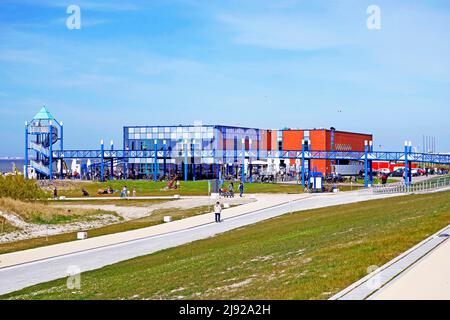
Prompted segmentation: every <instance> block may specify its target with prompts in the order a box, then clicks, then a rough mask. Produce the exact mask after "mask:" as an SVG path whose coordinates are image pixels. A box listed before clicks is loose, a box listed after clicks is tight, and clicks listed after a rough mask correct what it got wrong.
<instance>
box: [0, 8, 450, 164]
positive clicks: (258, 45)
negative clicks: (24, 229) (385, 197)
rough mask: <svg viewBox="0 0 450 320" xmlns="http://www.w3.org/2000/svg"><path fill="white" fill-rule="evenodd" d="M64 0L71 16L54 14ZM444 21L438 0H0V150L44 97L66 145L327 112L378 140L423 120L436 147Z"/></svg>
mask: <svg viewBox="0 0 450 320" xmlns="http://www.w3.org/2000/svg"><path fill="white" fill-rule="evenodd" d="M69 4H77V5H79V6H80V8H81V26H82V28H81V30H69V29H67V28H66V19H67V17H68V16H69V15H68V14H67V13H66V8H67V6H68V5H69ZM370 4H376V5H378V6H379V7H380V8H381V30H368V29H367V27H366V20H367V17H368V15H367V13H366V10H367V7H368V6H369V5H370ZM449 30H450V2H448V1H447V0H441V1H437V0H422V1H412V0H408V1H407V0H404V1H403V0H398V1H392V0H389V1H384V0H374V1H372V0H371V1H364V0H342V1H336V0H327V1H317V0H315V1H310V0H308V1H303V0H278V1H275V0H273V1H269V0H268V1H264V0H234V1H212V0H203V1H197V0H165V1H162V0H153V1H137V0H136V1H126V4H125V1H100V0H83V1H76V0H70V1H61V0H22V1H12V0H11V1H9V0H2V1H1V2H0V135H1V140H0V156H15V155H18V156H20V155H22V154H23V125H24V121H25V120H29V119H31V118H32V117H33V115H34V114H35V113H36V112H37V111H38V110H39V109H40V108H41V106H42V104H44V103H45V104H46V105H47V107H48V108H49V110H50V111H51V112H52V113H53V114H54V116H55V117H56V118H58V119H59V120H63V121H64V124H65V133H66V135H65V140H66V146H67V147H68V148H93V147H97V146H98V142H99V140H100V139H105V141H108V140H110V139H114V140H115V141H116V145H118V144H119V143H121V139H122V126H123V125H152V124H155V125H162V124H181V123H183V124H189V123H193V122H194V121H195V120H201V121H203V122H204V123H217V124H229V125H235V124H239V125H243V126H251V127H263V128H274V129H275V128H283V127H330V126H334V127H336V128H337V129H338V130H339V129H340V130H347V131H358V132H369V133H373V134H374V135H375V145H376V146H377V148H378V146H379V145H381V146H382V149H384V150H388V149H390V150H400V149H401V148H402V145H403V142H404V140H405V139H410V140H412V141H413V143H414V144H415V145H416V146H419V145H422V134H428V135H433V136H436V137H437V146H438V151H442V152H448V151H450V134H449V119H450V109H449V101H450V99H449V98H450V41H449V36H448V32H449ZM338 110H342V112H340V113H339V112H338ZM419 148H420V150H421V147H419Z"/></svg>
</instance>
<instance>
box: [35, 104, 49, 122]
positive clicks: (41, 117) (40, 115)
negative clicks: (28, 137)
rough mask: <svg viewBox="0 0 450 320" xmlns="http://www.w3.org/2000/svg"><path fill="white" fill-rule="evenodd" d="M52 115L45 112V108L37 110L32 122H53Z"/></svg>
mask: <svg viewBox="0 0 450 320" xmlns="http://www.w3.org/2000/svg"><path fill="white" fill-rule="evenodd" d="M53 119H54V118H53V116H52V114H51V113H50V112H49V111H48V110H47V108H46V107H45V106H43V107H42V108H41V110H39V112H38V113H37V114H36V115H35V116H34V118H33V120H53Z"/></svg>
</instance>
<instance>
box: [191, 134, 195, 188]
mask: <svg viewBox="0 0 450 320" xmlns="http://www.w3.org/2000/svg"><path fill="white" fill-rule="evenodd" d="M191 147H192V180H193V181H195V180H196V179H195V175H196V171H195V139H192V144H191Z"/></svg>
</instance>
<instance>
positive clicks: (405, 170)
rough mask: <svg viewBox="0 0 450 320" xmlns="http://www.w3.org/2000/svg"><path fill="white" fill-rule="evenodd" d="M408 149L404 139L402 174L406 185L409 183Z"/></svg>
mask: <svg viewBox="0 0 450 320" xmlns="http://www.w3.org/2000/svg"><path fill="white" fill-rule="evenodd" d="M408 151H409V147H408V141H405V162H404V170H403V174H404V176H405V178H404V180H405V185H406V186H407V187H408V185H409V175H408V171H409V170H408Z"/></svg>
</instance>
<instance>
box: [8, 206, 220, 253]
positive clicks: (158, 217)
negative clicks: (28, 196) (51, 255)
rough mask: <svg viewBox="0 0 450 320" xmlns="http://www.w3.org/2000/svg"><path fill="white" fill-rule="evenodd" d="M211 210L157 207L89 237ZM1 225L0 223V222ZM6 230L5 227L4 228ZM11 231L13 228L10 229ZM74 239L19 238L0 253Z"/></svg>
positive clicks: (64, 236) (71, 236) (70, 235)
mask: <svg viewBox="0 0 450 320" xmlns="http://www.w3.org/2000/svg"><path fill="white" fill-rule="evenodd" d="M208 212H211V208H210V207H209V206H200V207H195V208H191V209H183V210H180V209H158V210H155V211H153V213H152V215H151V216H148V217H144V218H140V219H135V220H131V221H126V222H121V223H115V224H110V225H107V226H104V227H101V228H97V229H91V230H88V235H89V238H94V237H98V236H103V235H106V234H112V233H117V232H124V231H130V230H136V229H140V228H146V227H150V226H154V225H157V224H161V223H163V217H164V216H165V215H170V216H172V219H173V220H174V221H175V220H180V219H185V218H188V217H192V216H195V215H199V214H205V213H208ZM0 227H1V224H0ZM5 230H7V229H5ZM11 231H13V230H11ZM75 240H76V232H71V233H64V234H58V235H54V236H49V237H41V238H33V239H27V240H21V241H16V242H10V243H3V244H0V254H4V253H9V252H15V251H19V250H26V249H32V248H37V247H43V246H48V245H51V244H57V243H63V242H69V241H75Z"/></svg>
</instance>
